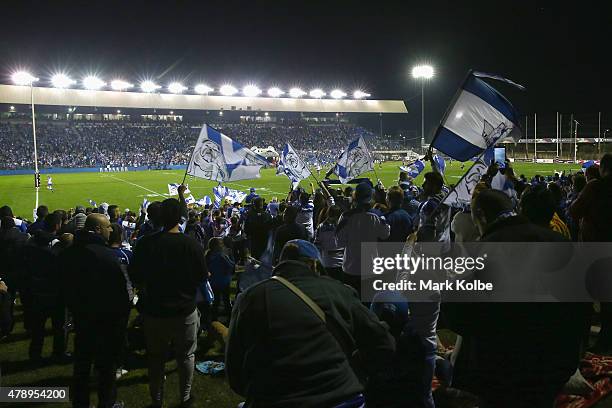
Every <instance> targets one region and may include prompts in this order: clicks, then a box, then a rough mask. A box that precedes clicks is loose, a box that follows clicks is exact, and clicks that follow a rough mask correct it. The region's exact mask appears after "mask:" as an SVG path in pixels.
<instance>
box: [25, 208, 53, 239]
mask: <svg viewBox="0 0 612 408" xmlns="http://www.w3.org/2000/svg"><path fill="white" fill-rule="evenodd" d="M47 215H49V208H48V207H47V206H46V205H41V206H39V207H38V208H37V209H36V221H34V222H33V223H32V224H30V225H29V226H28V234H30V235H32V234H33V233H34V232H35V231H38V230H44V229H45V218H46V217H47Z"/></svg>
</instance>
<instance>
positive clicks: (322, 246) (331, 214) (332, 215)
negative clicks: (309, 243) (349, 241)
mask: <svg viewBox="0 0 612 408" xmlns="http://www.w3.org/2000/svg"><path fill="white" fill-rule="evenodd" d="M341 214H342V210H341V209H340V207H339V206H337V205H332V206H331V207H329V210H328V211H327V217H326V218H325V219H324V220H323V222H322V223H321V224H319V226H318V227H317V230H316V232H315V238H314V243H315V245H316V246H317V248H318V249H319V251H320V252H321V262H322V264H323V267H324V268H325V273H326V274H327V276H330V277H332V278H334V279H337V280H339V281H342V260H343V258H344V248H343V247H341V246H340V245H339V244H338V238H337V237H336V227H337V226H338V220H339V219H340V215H341Z"/></svg>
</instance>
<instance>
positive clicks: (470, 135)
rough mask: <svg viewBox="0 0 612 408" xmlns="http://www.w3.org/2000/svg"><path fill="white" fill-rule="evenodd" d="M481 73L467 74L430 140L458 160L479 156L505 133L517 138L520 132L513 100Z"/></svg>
mask: <svg viewBox="0 0 612 408" xmlns="http://www.w3.org/2000/svg"><path fill="white" fill-rule="evenodd" d="M478 76H485V74H480V73H474V72H472V73H470V74H469V75H468V78H467V79H466V81H465V83H464V84H463V86H462V88H461V89H460V92H459V94H458V97H457V98H456V100H455V102H454V104H453V105H452V106H451V107H450V109H449V113H448V115H447V116H446V118H445V119H444V122H443V123H442V124H441V125H440V127H439V128H438V129H437V131H436V134H435V136H434V139H433V142H432V143H431V146H432V147H434V148H436V149H437V150H439V151H441V152H443V153H445V154H446V155H447V156H449V157H451V158H453V159H456V160H459V161H467V160H469V159H470V158H472V157H474V156H480V154H481V153H482V152H483V151H484V150H485V149H487V148H488V147H490V146H493V145H495V143H497V142H498V141H500V140H502V139H504V138H506V137H511V138H514V139H515V140H516V139H519V138H520V134H521V128H520V125H519V115H518V113H517V111H516V110H515V109H514V107H513V106H512V104H511V103H510V102H509V101H508V100H507V99H506V98H505V97H504V96H503V95H502V94H500V93H499V92H497V90H495V89H494V88H493V87H492V86H490V85H489V84H487V83H486V82H485V81H483V80H482V79H480V78H479V77H478ZM486 76H487V77H489V78H495V76H492V75H486ZM495 79H497V78H495ZM506 82H508V81H506ZM509 82H511V81H509Z"/></svg>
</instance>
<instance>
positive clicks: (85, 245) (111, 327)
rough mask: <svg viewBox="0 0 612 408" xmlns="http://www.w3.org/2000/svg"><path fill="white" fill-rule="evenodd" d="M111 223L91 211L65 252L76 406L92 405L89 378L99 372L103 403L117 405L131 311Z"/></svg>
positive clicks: (64, 264) (65, 288)
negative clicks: (119, 365)
mask: <svg viewBox="0 0 612 408" xmlns="http://www.w3.org/2000/svg"><path fill="white" fill-rule="evenodd" d="M111 231H112V227H111V223H110V221H109V220H108V218H106V216H105V215H103V214H90V215H89V216H87V219H86V221H85V227H84V228H83V229H82V230H80V231H77V232H76V235H75V239H74V244H73V245H72V246H71V247H70V248H68V249H67V250H65V251H64V252H63V253H62V255H61V256H60V265H61V270H62V274H63V282H64V283H63V284H64V291H65V294H66V295H65V298H66V302H67V304H68V308H69V309H70V310H71V311H72V314H73V318H74V327H75V339H74V391H73V392H72V396H73V406H74V407H89V376H90V373H91V369H92V366H93V365H94V363H95V366H96V369H97V371H98V406H99V407H120V406H122V404H121V403H116V398H117V389H116V385H115V381H116V379H115V374H116V368H117V367H116V365H117V361H118V360H119V358H120V357H121V353H122V347H123V342H124V339H125V331H126V327H127V319H128V315H129V310H130V304H129V296H128V291H127V285H126V282H125V277H124V275H123V272H122V270H121V266H120V264H119V261H118V260H117V257H116V256H115V255H114V253H113V250H112V249H110V248H109V247H108V246H107V242H108V237H109V235H110V233H111Z"/></svg>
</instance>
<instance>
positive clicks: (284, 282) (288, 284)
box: [270, 275, 327, 324]
mask: <svg viewBox="0 0 612 408" xmlns="http://www.w3.org/2000/svg"><path fill="white" fill-rule="evenodd" d="M270 279H274V280H275V281H277V282H280V283H281V284H282V285H283V286H285V287H286V288H287V289H289V290H290V291H292V292H293V293H294V294H295V295H296V296H297V297H299V298H300V299H301V300H302V302H304V303H306V305H307V306H308V307H309V308H310V309H312V311H313V312H314V313H315V314H316V315H317V316H318V317H319V319H321V321H323V323H325V324H326V323H327V319H326V318H325V312H324V311H323V310H322V309H321V308H320V307H319V305H317V304H316V303H315V302H314V301H313V300H312V299H311V298H309V297H308V295H306V294H305V293H304V292H302V290H301V289H300V288H298V287H297V286H295V285H294V284H293V283H291V282H289V281H288V280H287V279H285V278H283V277H282V276H278V275H274V276H272V277H271V278H270Z"/></svg>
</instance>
